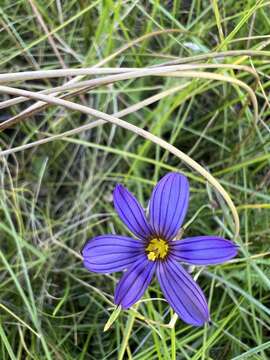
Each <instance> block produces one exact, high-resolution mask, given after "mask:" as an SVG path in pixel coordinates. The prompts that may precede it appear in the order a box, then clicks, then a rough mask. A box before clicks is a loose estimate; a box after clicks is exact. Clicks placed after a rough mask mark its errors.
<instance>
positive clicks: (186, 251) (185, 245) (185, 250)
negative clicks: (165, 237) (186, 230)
mask: <svg viewBox="0 0 270 360" xmlns="http://www.w3.org/2000/svg"><path fill="white" fill-rule="evenodd" d="M170 255H172V256H173V257H174V259H176V260H179V261H184V262H186V263H189V264H194V265H211V264H221V263H223V262H225V261H227V260H230V259H231V258H233V257H234V256H236V255H237V245H235V244H234V243H233V242H232V241H229V240H226V239H223V238H220V237H217V236H196V237H191V238H186V239H183V240H177V241H173V242H172V243H171V246H170Z"/></svg>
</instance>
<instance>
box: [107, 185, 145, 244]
mask: <svg viewBox="0 0 270 360" xmlns="http://www.w3.org/2000/svg"><path fill="white" fill-rule="evenodd" d="M113 199H114V207H115V210H116V211H117V213H118V215H119V217H120V218H121V220H122V221H123V222H124V223H125V224H126V226H127V227H128V228H129V230H130V231H132V233H133V234H134V235H136V236H138V238H140V239H147V238H149V236H150V235H151V230H150V226H149V224H148V221H147V219H146V216H145V213H144V210H143V208H142V207H141V205H140V204H139V202H138V201H137V199H136V198H135V197H134V196H133V195H132V194H131V193H130V192H129V191H128V190H127V189H126V188H124V186H122V185H120V184H118V185H116V187H115V189H114V192H113Z"/></svg>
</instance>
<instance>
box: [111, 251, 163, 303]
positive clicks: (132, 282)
mask: <svg viewBox="0 0 270 360" xmlns="http://www.w3.org/2000/svg"><path fill="white" fill-rule="evenodd" d="M155 268H156V262H155V261H149V260H148V259H147V257H146V256H145V255H143V256H141V258H140V259H139V260H137V261H136V263H135V264H133V266H131V267H130V268H128V270H127V271H126V272H125V274H124V275H123V277H122V278H121V279H120V281H119V283H118V285H117V287H116V289H115V295H114V302H115V304H116V305H121V306H122V307H123V308H124V309H127V308H129V307H130V306H132V305H133V304H135V303H136V302H137V301H138V300H139V299H140V298H141V297H142V296H143V294H144V292H145V290H146V289H147V287H148V285H149V284H150V282H151V280H152V277H153V275H154V272H155Z"/></svg>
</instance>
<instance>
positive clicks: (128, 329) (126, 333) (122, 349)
mask: <svg viewBox="0 0 270 360" xmlns="http://www.w3.org/2000/svg"><path fill="white" fill-rule="evenodd" d="M134 320H135V315H134V313H133V312H130V313H129V316H128V321H127V324H126V327H125V330H124V338H123V341H122V344H121V346H120V350H119V354H118V360H122V359H123V357H124V355H125V351H126V348H127V346H128V339H129V336H130V333H131V330H132V327H133V324H134Z"/></svg>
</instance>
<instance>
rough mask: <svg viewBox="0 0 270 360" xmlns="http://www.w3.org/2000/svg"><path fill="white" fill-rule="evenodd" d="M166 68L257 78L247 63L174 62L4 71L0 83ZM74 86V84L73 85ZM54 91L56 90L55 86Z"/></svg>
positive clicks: (169, 69) (0, 76) (0, 75)
mask: <svg viewBox="0 0 270 360" xmlns="http://www.w3.org/2000/svg"><path fill="white" fill-rule="evenodd" d="M161 68H162V69H167V70H168V71H174V70H192V69H198V68H200V69H205V68H209V69H211V68H213V69H219V68H220V69H232V70H244V71H246V72H249V73H250V74H251V75H253V76H254V77H256V78H258V75H257V73H256V71H254V69H252V68H251V67H249V66H247V65H235V64H176V65H170V66H152V67H145V68H127V67H123V68H121V67H120V68H98V69H97V68H94V67H88V68H80V69H73V68H70V69H67V68H66V69H54V70H36V71H21V72H15V73H6V74H0V84H3V83H10V82H13V81H26V80H40V79H49V78H59V77H67V76H75V75H107V74H120V73H127V72H135V71H138V72H143V71H147V70H150V71H153V70H154V69H156V70H157V72H159V71H160V69H161ZM96 80H98V79H96ZM68 85H70V86H72V85H71V84H70V81H69V82H67V83H66V84H64V85H62V86H63V87H65V86H67V88H68ZM73 86H74V85H73ZM54 91H58V90H57V88H55V89H54Z"/></svg>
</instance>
